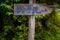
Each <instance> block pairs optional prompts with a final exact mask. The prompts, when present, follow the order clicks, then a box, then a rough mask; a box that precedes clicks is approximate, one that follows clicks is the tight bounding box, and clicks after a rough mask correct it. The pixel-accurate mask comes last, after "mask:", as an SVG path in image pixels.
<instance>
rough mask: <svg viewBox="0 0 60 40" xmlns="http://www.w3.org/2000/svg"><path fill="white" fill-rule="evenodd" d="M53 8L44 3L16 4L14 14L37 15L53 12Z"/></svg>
mask: <svg viewBox="0 0 60 40" xmlns="http://www.w3.org/2000/svg"><path fill="white" fill-rule="evenodd" d="M51 11H52V8H50V7H49V6H48V5H43V4H14V15H36V14H47V13H51Z"/></svg>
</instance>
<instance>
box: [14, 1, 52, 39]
mask: <svg viewBox="0 0 60 40" xmlns="http://www.w3.org/2000/svg"><path fill="white" fill-rule="evenodd" d="M33 1H34V2H33ZM35 2H36V0H29V4H14V15H29V31H28V40H34V33H35V16H34V15H36V14H47V13H51V11H52V9H53V8H50V7H49V6H47V5H43V4H36V3H35Z"/></svg>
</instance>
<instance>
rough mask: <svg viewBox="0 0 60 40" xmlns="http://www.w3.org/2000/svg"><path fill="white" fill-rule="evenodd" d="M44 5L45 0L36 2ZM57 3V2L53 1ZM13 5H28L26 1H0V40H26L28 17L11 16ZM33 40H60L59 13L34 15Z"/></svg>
mask: <svg viewBox="0 0 60 40" xmlns="http://www.w3.org/2000/svg"><path fill="white" fill-rule="evenodd" d="M38 2H41V3H44V2H46V0H38ZM55 2H57V3H59V0H55ZM13 3H28V0H24V1H23V0H0V40H27V38H28V19H29V16H26V15H23V16H21V15H20V16H15V15H13ZM35 19H36V29H35V40H60V13H58V11H57V9H54V10H53V12H52V13H51V14H47V15H45V16H43V15H35Z"/></svg>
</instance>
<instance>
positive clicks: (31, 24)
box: [28, 0, 35, 40]
mask: <svg viewBox="0 0 60 40" xmlns="http://www.w3.org/2000/svg"><path fill="white" fill-rule="evenodd" d="M29 2H30V3H29V4H33V0H30V1H29ZM34 33H35V16H34V15H30V16H29V32H28V40H34Z"/></svg>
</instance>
